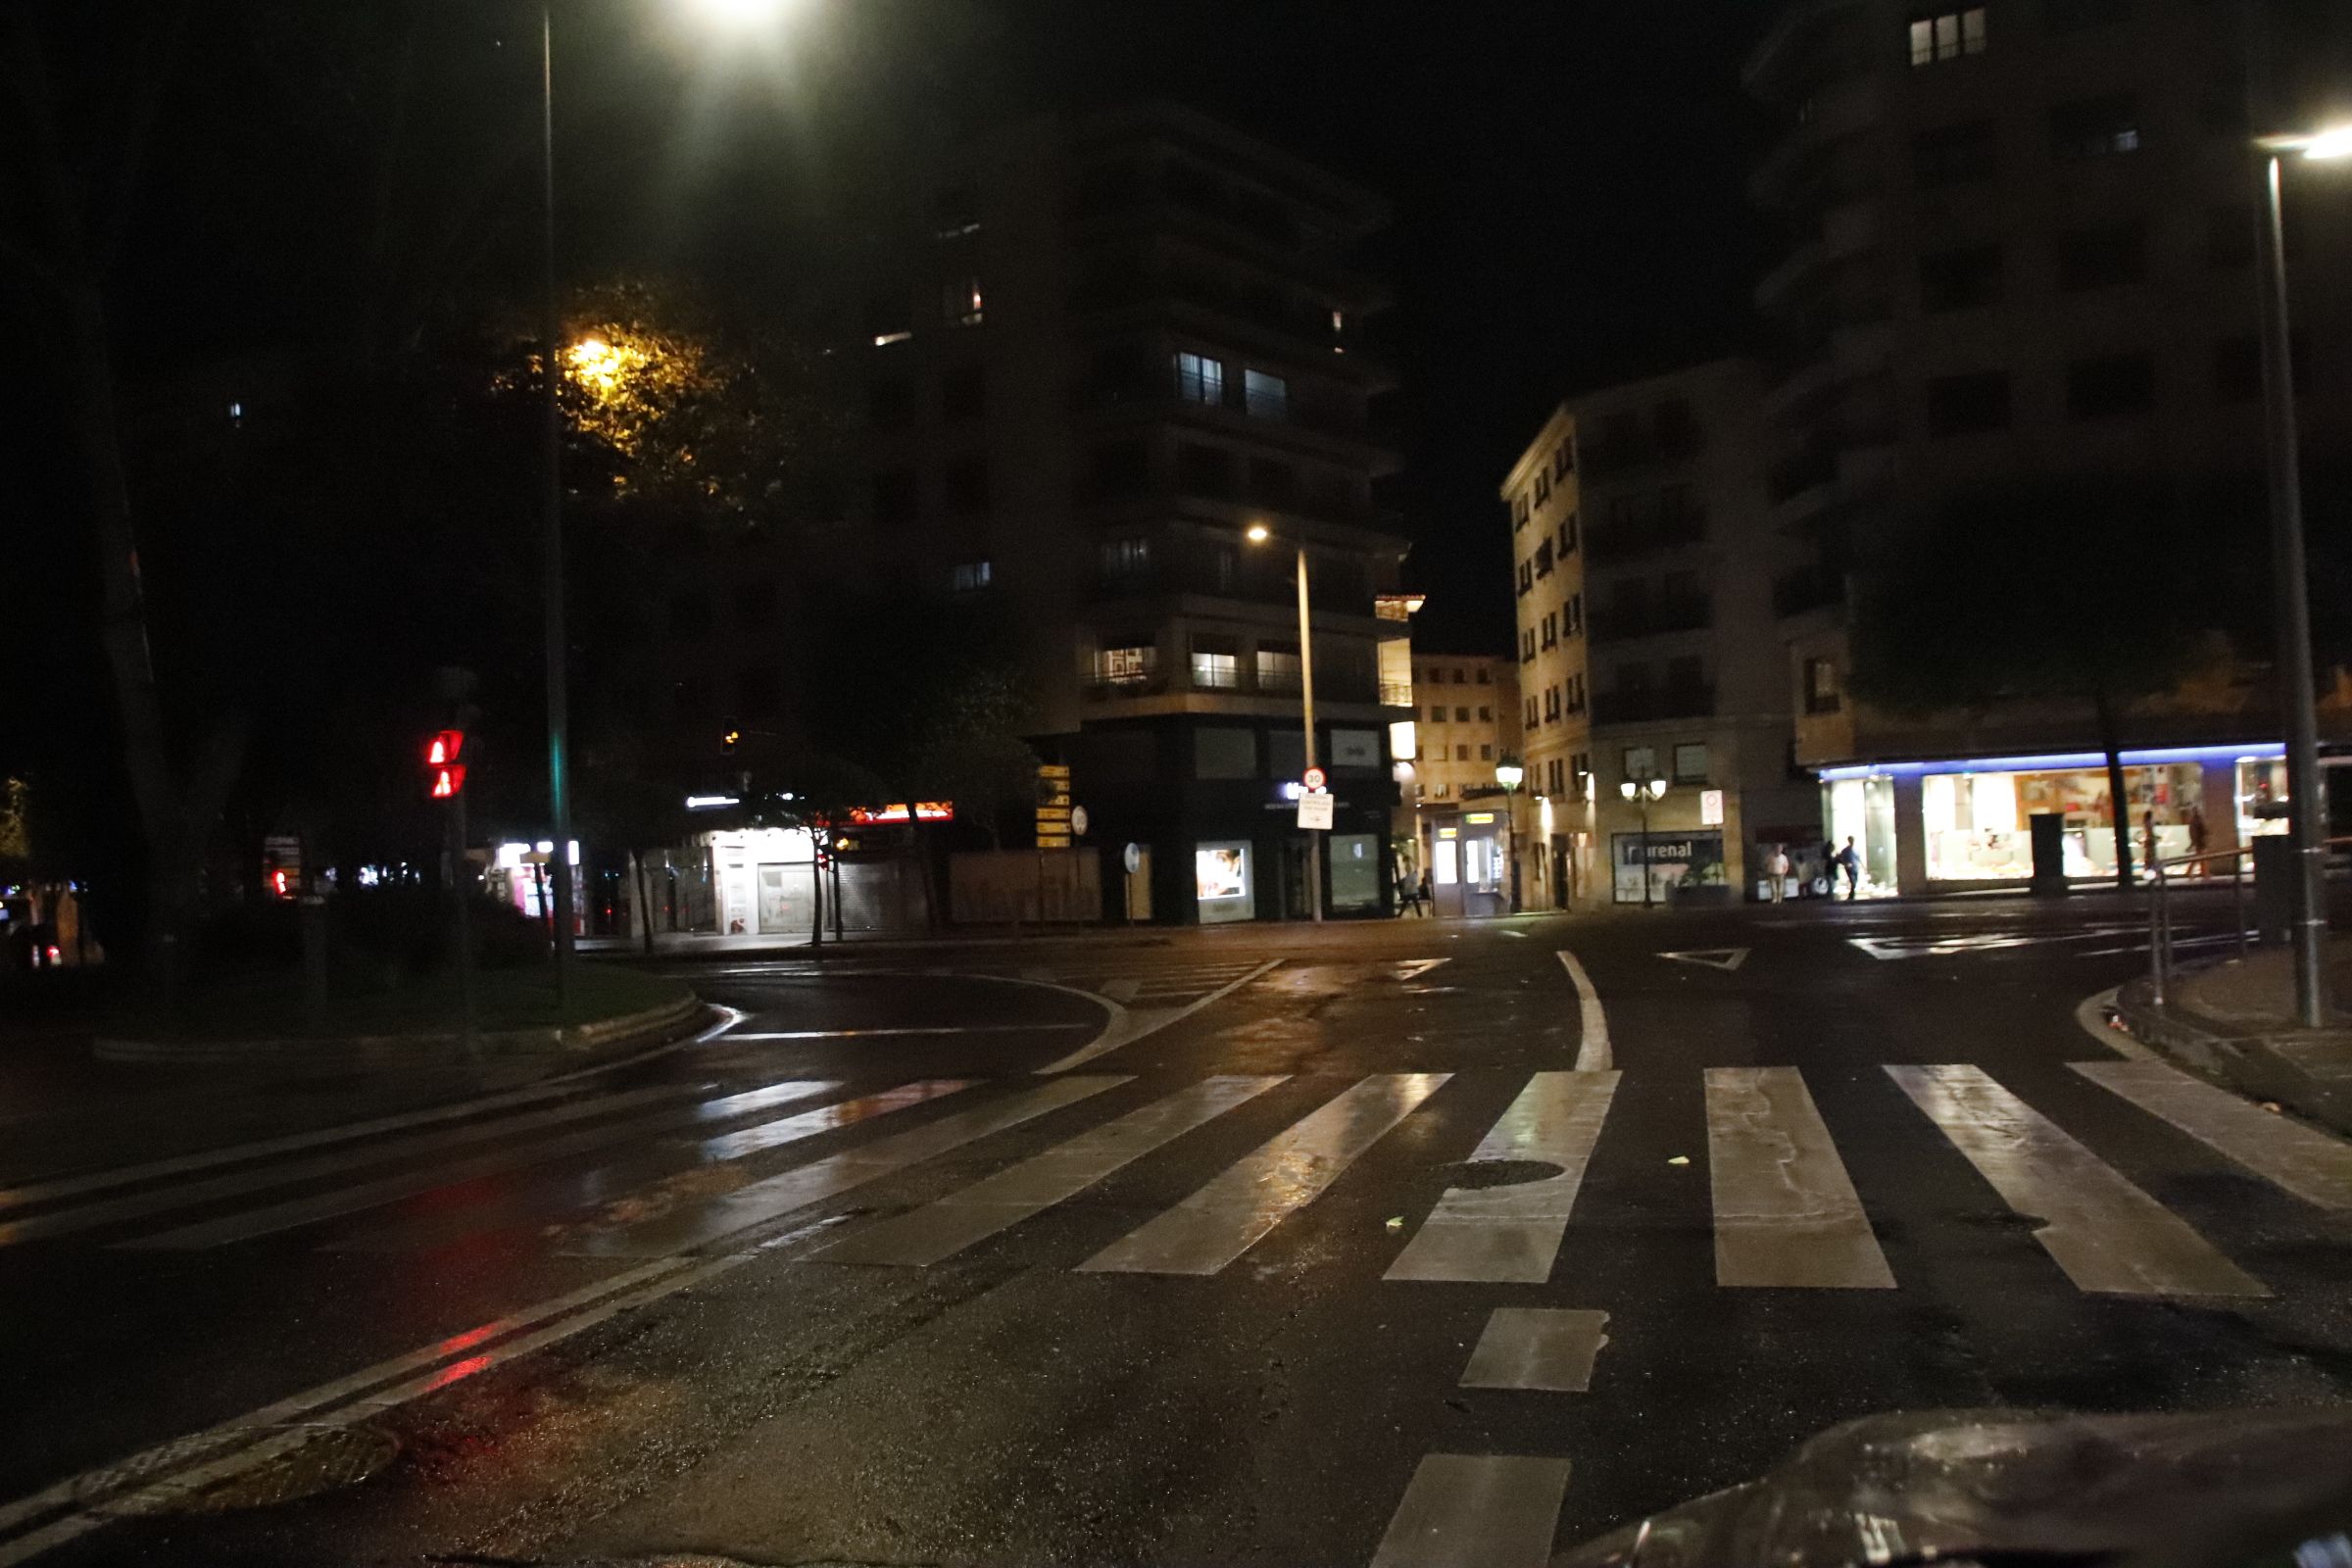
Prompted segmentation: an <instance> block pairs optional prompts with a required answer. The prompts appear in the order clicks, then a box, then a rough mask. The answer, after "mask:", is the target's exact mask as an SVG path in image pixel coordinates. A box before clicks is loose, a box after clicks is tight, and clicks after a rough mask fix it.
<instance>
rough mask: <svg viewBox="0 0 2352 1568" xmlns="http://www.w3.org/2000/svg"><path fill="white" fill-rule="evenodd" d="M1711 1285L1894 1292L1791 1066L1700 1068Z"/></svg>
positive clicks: (1816, 1113) (1859, 1207) (1842, 1170)
mask: <svg viewBox="0 0 2352 1568" xmlns="http://www.w3.org/2000/svg"><path fill="white" fill-rule="evenodd" d="M1706 1094H1707V1174H1708V1180H1709V1181H1710V1182H1711V1183H1712V1186H1713V1193H1714V1201H1715V1283H1716V1284H1717V1285H1722V1286H1784V1287H1798V1288H1809V1289H1816V1290H1881V1291H1890V1290H1892V1289H1894V1274H1893V1272H1892V1271H1891V1270H1889V1269H1888V1268H1887V1256H1886V1254H1885V1253H1884V1252H1881V1251H1880V1250H1879V1242H1878V1238H1877V1237H1876V1236H1874V1235H1873V1234H1872V1233H1871V1229H1870V1216H1869V1215H1867V1214H1865V1213H1864V1212H1863V1211H1862V1201H1861V1200H1860V1199H1859V1198H1857V1197H1856V1196H1855V1195H1854V1184H1853V1182H1852V1181H1851V1180H1850V1179H1848V1177H1847V1176H1846V1174H1845V1165H1844V1162H1843V1161H1841V1160H1839V1159H1838V1146H1837V1145H1836V1144H1834V1143H1832V1142H1831V1141H1830V1130H1829V1128H1828V1127H1826V1126H1824V1125H1823V1124H1822V1120H1821V1112H1820V1110H1819V1109H1818V1108H1816V1107H1815V1105H1814V1103H1813V1097H1812V1095H1811V1094H1809V1093H1808V1092H1807V1091H1806V1089H1805V1080H1804V1078H1803V1076H1802V1075H1801V1074H1800V1073H1798V1072H1797V1070H1796V1069H1795V1068H1794V1067H1709V1068H1708V1069H1707V1070H1706Z"/></svg>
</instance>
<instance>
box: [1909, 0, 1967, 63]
mask: <svg viewBox="0 0 2352 1568" xmlns="http://www.w3.org/2000/svg"><path fill="white" fill-rule="evenodd" d="M1984 52H1985V8H1984V7H1983V6H1970V7H1969V8H1968V9H1967V10H1965V11H1945V12H1941V13H1937V14H1932V15H1929V16H1925V17H1921V18H1919V19H1918V20H1917V21H1915V22H1913V23H1912V24H1911V63H1912V64H1913V65H1915V66H1932V65H1934V64H1936V61H1938V60H1957V59H1959V58H1960V57H1961V56H1962V55H1981V54H1983V53H1984Z"/></svg>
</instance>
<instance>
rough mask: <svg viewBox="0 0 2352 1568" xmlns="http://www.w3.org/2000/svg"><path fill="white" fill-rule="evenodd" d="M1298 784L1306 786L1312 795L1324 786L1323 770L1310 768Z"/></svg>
mask: <svg viewBox="0 0 2352 1568" xmlns="http://www.w3.org/2000/svg"><path fill="white" fill-rule="evenodd" d="M1324 782H1325V780H1324V777H1323V770H1322V769H1321V768H1319V767H1310V768H1308V769H1307V770H1306V772H1305V773H1304V774H1303V775H1301V776H1300V778H1299V783H1301V784H1303V785H1305V786H1306V792H1307V793H1308V794H1309V795H1312V794H1313V793H1315V791H1317V790H1319V789H1321V788H1322V787H1323V785H1324Z"/></svg>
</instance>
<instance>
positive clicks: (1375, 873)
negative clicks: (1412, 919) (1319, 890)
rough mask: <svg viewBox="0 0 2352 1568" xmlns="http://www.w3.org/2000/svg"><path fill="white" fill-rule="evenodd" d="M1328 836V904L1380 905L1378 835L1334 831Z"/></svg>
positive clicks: (1345, 907) (1337, 906) (1349, 906)
mask: <svg viewBox="0 0 2352 1568" xmlns="http://www.w3.org/2000/svg"><path fill="white" fill-rule="evenodd" d="M1330 838H1331V907H1333V908H1335V909H1370V908H1376V907H1379V904H1380V838H1379V836H1378V835H1377V834H1372V833H1334V834H1332V835H1330Z"/></svg>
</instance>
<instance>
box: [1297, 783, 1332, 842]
mask: <svg viewBox="0 0 2352 1568" xmlns="http://www.w3.org/2000/svg"><path fill="white" fill-rule="evenodd" d="M1332 800H1333V797H1332V796H1331V795H1330V794H1329V793H1328V792H1326V791H1323V790H1315V791H1313V792H1311V793H1309V794H1306V795H1301V796H1299V826H1300V827H1301V828H1306V829H1310V830H1317V831H1321V832H1325V833H1328V832H1330V831H1331V806H1332Z"/></svg>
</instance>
